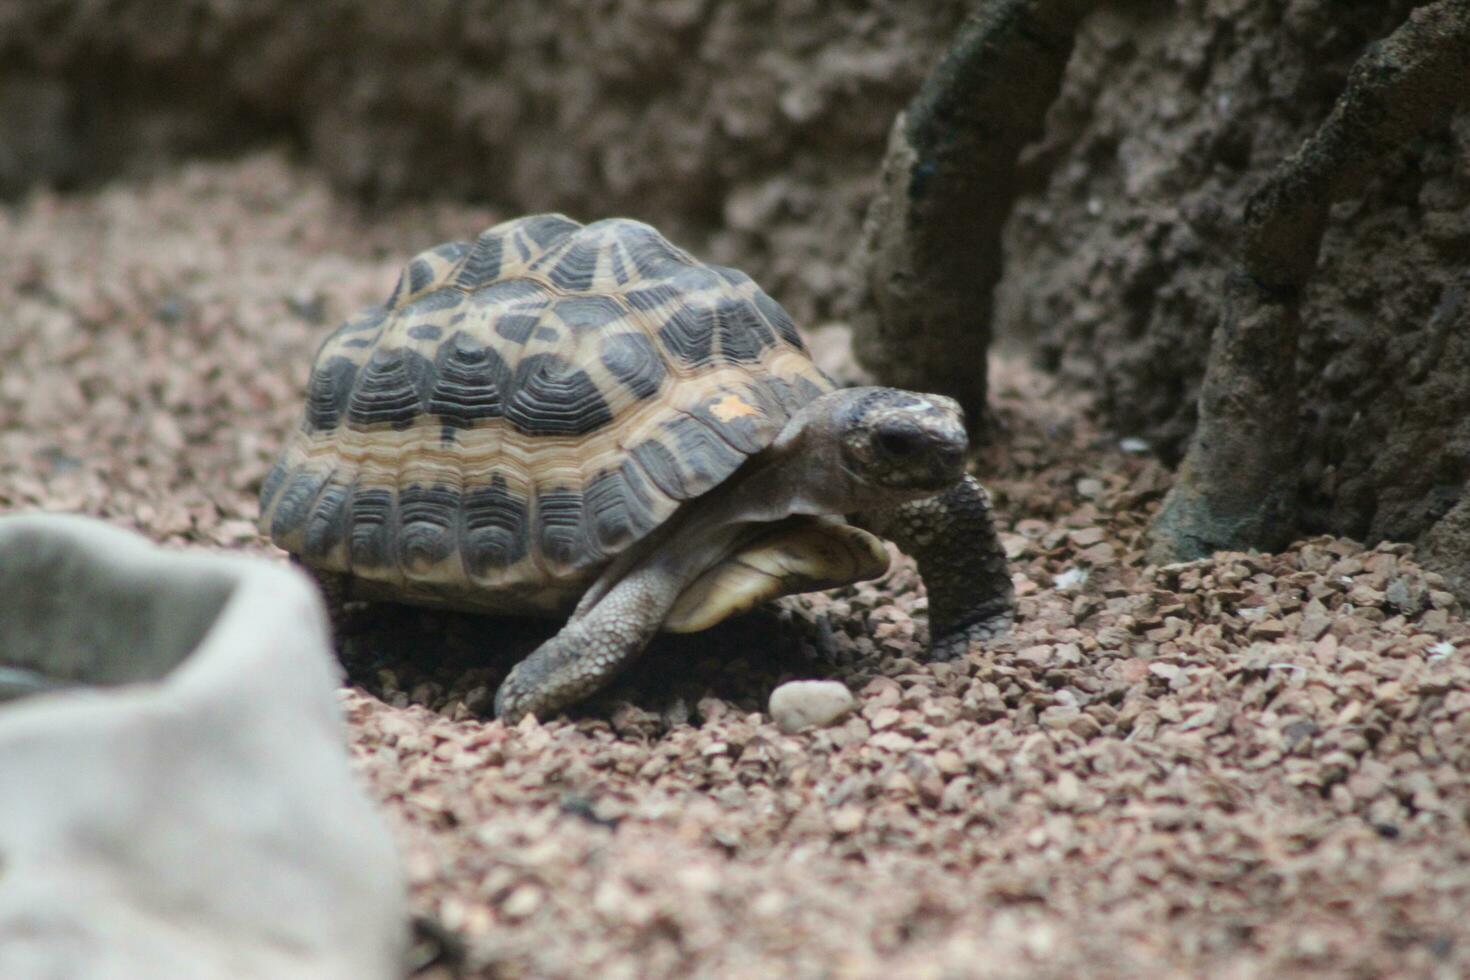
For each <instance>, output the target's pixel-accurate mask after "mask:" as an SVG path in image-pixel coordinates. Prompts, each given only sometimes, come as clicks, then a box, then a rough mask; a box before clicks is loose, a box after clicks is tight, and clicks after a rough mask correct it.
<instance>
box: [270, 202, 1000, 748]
mask: <svg viewBox="0 0 1470 980" xmlns="http://www.w3.org/2000/svg"><path fill="white" fill-rule="evenodd" d="M966 452H967V437H966V431H965V426H964V420H963V417H962V414H961V411H960V408H959V405H958V403H956V402H955V401H953V400H952V399H949V398H946V397H944V396H942V395H932V394H917V393H913V392H907V391H901V390H898V389H893V388H882V387H858V388H841V387H838V386H837V385H836V384H834V383H833V381H832V380H831V379H830V378H829V377H828V376H827V375H826V374H824V373H823V372H822V371H821V370H819V369H818V368H817V366H816V365H815V364H814V363H813V362H812V359H811V357H810V356H809V355H808V353H807V351H806V348H805V347H804V345H803V343H802V339H801V336H800V335H799V334H798V333H797V330H796V327H795V325H794V324H793V323H792V320H791V318H790V317H789V316H788V315H787V314H786V312H785V311H784V310H783V309H782V308H781V307H780V305H778V304H777V303H776V302H775V301H774V300H773V299H771V297H770V296H768V295H767V294H766V293H765V292H763V291H762V290H761V289H760V287H758V286H757V285H756V284H755V283H754V282H753V281H752V280H751V279H750V277H748V276H746V275H745V274H744V273H742V272H739V271H737V270H734V269H730V268H725V267H721V266H718V265H710V264H706V263H703V262H700V261H698V260H697V259H695V258H694V257H692V256H691V255H690V254H689V253H687V252H685V251H683V250H682V249H679V248H677V247H675V246H674V245H672V244H670V243H669V241H668V240H666V239H665V238H664V237H663V236H662V235H661V234H659V232H658V231H656V230H655V229H653V228H652V227H650V226H648V225H646V224H643V223H641V222H638V221H633V220H628V219H618V218H615V219H607V220H602V221H596V222H593V223H591V224H587V225H582V224H579V223H578V222H575V221H573V220H571V219H569V218H567V217H564V216H562V215H559V214H541V215H533V216H529V217H523V218H518V219H516V220H513V221H507V222H504V223H502V224H498V225H495V226H494V227H492V228H490V229H489V230H487V231H485V232H484V233H483V234H481V235H480V236H479V237H478V238H477V239H475V240H474V241H473V242H451V243H447V244H443V245H439V246H438V247H436V248H432V249H429V250H427V251H425V252H423V253H421V254H419V255H418V256H416V257H415V258H413V259H412V260H411V261H410V262H409V263H408V265H407V266H406V267H405V268H404V270H403V273H402V275H401V276H400V278H399V282H398V284H397V286H396V287H395V288H394V290H393V293H392V295H391V296H390V297H389V298H388V300H387V302H386V303H384V304H382V305H379V306H373V307H371V308H369V309H367V310H365V311H363V312H361V313H358V314H357V315H355V316H353V317H351V318H349V319H348V320H347V321H346V322H345V323H343V324H342V325H341V326H339V327H338V328H337V329H336V330H335V331H334V332H333V333H332V334H331V335H330V336H328V337H327V338H326V340H325V342H324V343H323V344H322V345H321V347H320V349H319V350H318V351H317V354H316V359H315V362H314V364H313V367H312V372H311V376H310V380H309V382H308V384H307V390H306V408H305V413H304V416H303V418H302V421H301V425H300V427H299V428H298V429H297V430H296V431H295V432H294V433H293V434H292V435H291V437H290V439H289V441H288V443H287V445H286V446H285V449H284V450H283V452H282V454H281V456H280V459H279V460H278V461H277V462H276V464H275V466H274V467H273V468H272V469H271V471H270V472H269V474H268V475H267V477H266V478H265V480H264V481H263V483H262V486H261V495H260V511H261V516H260V528H261V530H262V532H263V533H264V534H266V535H268V536H269V537H270V538H271V540H272V541H274V542H275V543H276V544H277V545H278V546H280V547H281V548H283V549H285V550H286V551H288V552H290V553H291V554H292V555H293V556H294V558H295V559H296V560H297V561H299V562H300V563H301V564H302V565H304V566H305V567H306V568H307V569H308V571H310V572H312V573H314V574H315V575H316V576H317V578H318V580H319V582H321V584H322V586H323V592H324V593H325V594H326V595H327V596H328V602H329V604H333V605H340V603H341V602H344V601H347V600H355V599H368V600H387V601H392V602H400V603H408V604H415V605H427V606H443V607H447V608H453V609H460V610H468V611H472V612H489V613H503V614H531V615H543V616H547V615H557V616H567V617H568V620H567V624H566V626H565V628H563V629H562V630H561V631H560V632H559V633H557V634H556V635H555V636H553V637H552V638H551V639H550V640H548V641H547V642H546V643H544V644H543V645H542V646H540V647H539V648H538V649H537V650H535V651H534V652H533V653H532V654H531V655H530V656H529V657H527V658H526V659H525V660H523V661H522V662H521V663H519V664H517V665H516V666H515V667H514V668H513V669H512V670H511V672H510V674H509V675H508V677H507V678H506V680H505V681H504V683H503V684H502V685H501V686H500V688H499V690H498V691H497V693H496V697H495V712H496V714H497V716H499V717H501V718H505V719H508V720H512V721H513V720H515V719H518V718H520V717H522V716H523V715H525V714H527V713H534V714H536V715H538V716H542V717H545V716H546V715H548V714H549V713H551V712H554V711H556V710H558V709H559V708H562V707H564V706H566V705H569V704H571V703H573V702H575V701H577V700H579V699H581V698H583V697H585V696H587V695H588V694H590V693H591V692H593V691H594V690H596V689H597V688H599V687H600V686H602V685H603V684H604V683H605V682H606V681H607V680H608V679H609V678H610V677H611V676H612V675H613V674H614V673H615V672H616V671H617V670H618V669H619V668H621V667H622V666H624V665H626V664H627V663H629V662H630V661H631V660H632V659H633V658H634V657H636V656H637V654H638V653H639V652H640V651H641V650H642V649H643V647H644V646H645V645H646V644H647V643H648V641H649V640H650V639H651V637H652V636H653V634H654V633H656V632H657V631H659V630H660V629H663V630H669V631H692V630H700V629H704V628H706V627H708V626H710V625H713V624H714V623H716V622H718V621H720V620H722V619H724V618H725V617H727V616H730V615H732V614H734V613H737V612H741V611H743V610H746V609H749V608H751V607H753V606H755V605H756V604H757V603H760V602H763V601H765V600H768V599H771V598H774V597H778V596H781V595H787V594H792V593H798V592H806V591H814V590H818V589H824V588H830V587H834V586H838V585H844V584H848V583H851V582H856V581H860V580H863V579H867V578H872V577H876V576H878V575H881V574H882V573H883V572H884V570H885V569H886V568H887V567H888V551H887V549H886V548H885V547H884V546H883V544H882V542H881V541H880V540H879V538H878V537H875V535H882V536H886V537H888V538H890V539H891V540H893V541H894V543H895V544H897V545H898V546H899V547H900V548H902V549H904V550H905V551H907V552H908V553H910V554H912V555H914V556H915V557H916V558H917V560H918V565H919V571H920V574H921V576H922V577H923V578H924V580H925V583H926V585H927V588H928V592H929V615H930V625H931V635H932V640H931V651H932V655H934V656H937V657H949V656H953V655H955V654H956V653H958V652H960V651H962V650H964V649H965V648H966V647H967V645H968V644H969V643H971V642H973V641H977V640H984V639H986V638H988V637H990V636H992V635H994V634H995V633H996V632H997V631H999V630H1001V629H1003V628H1004V627H1005V626H1006V625H1007V623H1008V621H1009V616H1010V611H1011V604H1012V589H1011V581H1010V576H1009V573H1008V571H1007V568H1006V563H1005V556H1004V553H1003V552H1002V550H1001V547H1000V544H999V541H998V539H997V536H996V532H995V528H994V525H993V522H992V518H991V510H990V503H989V499H988V497H987V494H986V491H985V490H984V489H983V488H982V487H981V485H980V484H979V483H978V482H977V481H976V480H975V479H974V478H973V477H971V476H968V475H967V474H966V472H965V465H966Z"/></svg>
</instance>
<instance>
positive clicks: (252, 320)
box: [0, 156, 1470, 977]
mask: <svg viewBox="0 0 1470 980" xmlns="http://www.w3.org/2000/svg"><path fill="white" fill-rule="evenodd" d="M492 217H494V216H492V215H490V214H487V213H483V212H472V211H467V210H466V209H463V208H449V207H442V208H413V209H401V210H394V211H392V212H389V213H361V212H359V211H357V210H355V209H354V208H353V207H351V206H349V205H347V204H345V203H343V202H341V201H339V200H336V199H334V198H333V197H332V196H331V195H330V194H328V193H327V192H326V191H325V190H323V189H322V186H321V185H320V184H319V183H318V182H317V181H316V180H314V179H313V178H311V177H310V176H309V175H307V174H305V173H302V172H298V171H296V170H293V169H291V168H289V167H287V166H286V165H284V164H283V163H281V162H280V160H279V159H277V158H275V157H272V156H265V157H256V158H251V159H248V160H245V161H244V162H241V163H234V164H223V165H222V164H212V165H192V166H188V167H185V168H183V169H181V170H179V171H177V172H176V173H174V174H172V175H170V176H168V177H166V178H162V179H159V180H157V181H155V182H151V183H147V184H141V185H138V184H133V185H128V184H123V185H118V186H115V187H111V188H108V189H104V190H102V191H100V192H98V193H96V194H90V195H86V196H78V197H56V196H52V195H47V194H39V195H35V196H32V197H31V198H30V199H28V200H27V201H25V202H24V203H23V204H21V205H19V206H16V207H14V208H11V209H9V210H4V211H0V242H3V245H4V247H3V253H4V255H5V256H6V265H7V268H8V270H9V273H10V274H9V275H6V276H4V277H0V309H3V310H4V311H5V312H4V314H3V318H0V358H3V359H4V363H5V365H6V368H5V371H4V374H3V377H0V508H4V509H16V508H30V507H37V506H41V507H46V508H50V509H68V510H80V511H84V512H87V513H92V514H98V515H101V516H105V517H107V518H109V519H111V520H113V521H114V522H116V523H119V524H123V525H125V526H132V527H137V528H140V529H141V530H143V531H144V532H145V533H146V534H148V535H149V536H150V537H152V538H154V539H156V540H160V541H165V542H169V543H173V544H178V545H192V546H201V545H202V546H207V547H228V548H234V549H243V550H248V551H256V552H259V553H262V554H264V553H267V550H266V549H265V547H264V546H263V545H262V544H260V543H259V542H258V541H257V540H256V538H255V535H254V532H253V528H252V524H251V519H252V517H253V515H254V508H255V504H254V493H255V490H256V488H257V486H258V483H259V480H260V478H261V476H262V475H263V473H264V472H265V469H266V468H267V466H268V465H269V463H270V459H271V455H272V453H273V452H274V450H275V447H276V446H277V444H278V442H279V440H280V438H281V434H282V433H283V432H285V431H286V429H287V427H288V426H289V425H291V424H292V422H293V421H294V416H295V414H296V412H297V411H298V404H299V399H300V391H301V387H302V384H303V382H304V379H305V374H306V370H307V366H308V363H309V355H310V351H311V348H312V346H313V344H314V343H315V341H316V339H317V338H319V336H320V335H321V333H322V331H323V329H324V326H323V324H325V323H329V322H331V321H333V320H335V319H337V318H339V317H341V316H343V315H345V314H346V313H347V312H349V311H350V310H352V309H353V308H354V307H356V306H358V305H361V304H364V303H367V302H370V301H373V300H374V299H375V298H377V297H378V296H379V295H380V294H382V293H383V292H385V291H386V290H387V288H388V287H389V286H390V285H391V284H392V281H393V279H394V276H395V274H396V267H397V263H398V262H399V261H400V260H401V259H403V258H405V257H406V256H408V255H410V254H412V253H413V252H414V251H416V250H417V249H419V248H421V247H423V246H424V245H427V244H431V243H433V242H436V241H439V240H442V239H445V238H449V237H456V236H459V237H462V236H464V235H465V234H467V233H469V232H472V231H474V230H476V229H477V228H478V227H479V226H480V225H483V224H485V223H487V222H488V221H489V220H490V219H491V218H492ZM993 375H994V377H993V380H992V391H993V401H994V403H995V405H996V407H997V410H998V412H997V415H998V424H997V426H996V431H995V433H994V439H993V441H992V445H991V446H989V447H988V448H987V449H986V450H985V451H984V452H983V453H982V455H981V458H980V459H979V460H978V462H977V468H978V472H980V473H981V474H982V475H983V477H984V478H985V479H986V480H987V481H988V482H989V484H990V485H991V487H992V488H993V490H994V491H995V495H996V499H997V502H998V506H999V509H1000V513H1001V515H1002V519H1003V523H1004V530H1005V535H1004V537H1005V541H1006V544H1007V547H1008V549H1009V551H1010V553H1011V556H1012V557H1013V559H1014V561H1015V567H1014V571H1015V577H1016V582H1017V586H1018V592H1019V594H1020V596H1021V599H1020V603H1021V608H1020V612H1021V621H1020V623H1019V625H1018V627H1017V629H1016V631H1015V634H1014V636H1012V637H1010V638H1008V639H1006V640H1004V641H1002V642H998V643H996V644H994V645H993V646H992V647H991V648H990V649H989V650H986V651H984V652H977V653H974V654H972V655H971V656H970V657H969V658H968V659H967V660H965V661H963V662H959V663H950V664H925V663H924V662H923V660H922V651H923V648H924V643H925V641H926V639H927V628H926V626H925V624H924V617H923V608H924V599H923V598H922V595H921V594H920V592H919V588H918V583H917V579H916V577H915V575H914V573H913V569H912V566H911V565H910V564H909V563H908V562H907V561H900V562H899V563H898V564H897V565H896V567H895V569H894V570H893V571H892V572H891V573H890V574H889V576H888V577H887V578H886V579H885V580H884V581H881V582H878V583H873V584H867V585H863V586H860V587H857V588H852V589H846V590H841V591H838V592H835V593H832V594H828V595H820V596H813V597H807V598H804V599H802V600H799V601H788V602H787V603H785V604H784V605H783V606H782V607H781V608H780V609H779V610H778V611H777V612H775V613H773V614H767V615H763V616H756V617H752V618H750V619H748V620H746V621H743V622H740V623H734V624H730V625H729V627H728V628H724V629H720V630H717V631H714V632H713V633H712V634H710V635H706V636H703V637H700V638H694V639H692V640H691V639H690V638H670V639H669V640H667V641H662V642H660V643H659V644H657V645H656V649H654V650H652V651H651V652H650V654H649V656H648V657H647V658H645V661H644V662H643V663H642V664H641V665H640V667H639V668H638V669H636V670H635V671H634V672H632V673H631V674H630V675H629V676H628V678H627V679H625V680H624V681H623V682H621V683H620V684H619V685H618V686H617V687H616V688H615V689H614V690H613V691H611V692H609V693H608V694H607V695H605V696H603V697H602V698H600V699H598V700H596V701H594V702H593V703H592V704H590V705H588V706H586V707H585V708H584V709H583V710H582V711H581V712H580V713H579V714H578V715H577V716H576V717H574V718H572V719H570V720H565V719H564V720H558V721H554V722H551V723H549V724H545V725H541V724H537V723H535V722H534V721H527V722H525V723H523V724H521V725H520V726H517V727H516V728H514V729H506V728H505V727H503V726H502V725H500V724H499V723H493V722H492V723H486V722H484V721H481V720H479V718H478V712H480V711H483V710H484V709H485V707H486V705H487V699H488V696H489V693H491V692H493V690H494V686H495V684H496V683H497V682H498V680H499V678H500V677H501V676H502V675H503V673H504V671H505V669H506V666H507V664H508V663H509V662H510V660H511V659H512V656H513V654H511V655H508V654H506V653H505V652H504V651H506V650H511V651H514V650H521V649H528V648H529V646H530V645H532V644H534V643H535V642H536V639H537V638H538V637H539V636H542V635H545V632H546V631H547V629H548V628H549V627H545V626H540V625H532V626H526V625H519V624H506V623H500V622H496V621H489V620H477V619H474V618H472V617H445V616H431V615H429V614H420V613H409V614H397V613H393V612H391V611H385V610H373V611H369V612H367V613H365V614H364V615H363V617H362V618H361V620H360V622H359V623H358V625H357V628H355V630H354V632H353V633H352V635H351V636H350V637H349V638H348V642H347V644H346V659H347V662H348V664H349V667H350V669H351V671H352V676H353V677H354V678H355V679H356V680H357V681H358V682H359V683H360V684H361V685H362V686H358V687H353V688H350V689H347V690H345V691H344V693H343V703H344V707H345V710H346V711H347V714H348V716H349V718H350V720H351V723H352V730H353V735H354V748H355V750H356V754H357V757H358V760H359V763H360V765H361V769H362V772H363V775H364V778H365V779H366V781H367V783H368V785H369V786H370V787H371V789H372V791H373V792H374V793H375V794H376V795H377V796H378V797H379V798H380V799H382V800H383V801H384V803H385V805H386V807H387V809H388V812H389V814H390V816H391V819H392V821H393V824H394V826H395V828H396V831H397V833H398V835H399V839H400V841H401V843H402V846H403V850H404V854H405V857H406V860H407V863H408V868H409V872H410V875H411V878H412V882H413V888H414V895H415V899H416V902H417V904H418V905H419V906H420V907H421V908H422V909H424V910H427V911H432V912H434V913H435V914H437V915H438V916H439V917H440V918H441V919H442V921H443V922H444V923H445V924H446V925H448V926H449V927H451V928H453V929H455V930H457V931H459V932H460V933H461V934H462V935H463V936H464V937H465V938H466V940H467V943H468V949H469V957H470V963H471V973H472V974H473V975H477V976H490V975H495V976H559V977H583V976H593V975H595V976H605V977H660V976H686V975H704V976H710V975H720V976H751V977H754V976H771V975H777V974H781V975H791V976H813V977H815V976H878V975H885V976H905V977H907V976H919V977H927V976H936V977H938V976H1020V975H1024V976H1073V975H1076V974H1078V973H1087V974H1090V975H1099V976H1115V975H1116V976H1121V975H1125V974H1126V975H1150V976H1152V975H1199V974H1210V975H1228V976H1257V975H1268V976H1269V975H1280V974H1316V975H1332V976H1342V975H1351V976H1380V975H1416V976H1446V977H1450V976H1457V975H1462V974H1464V973H1465V972H1467V971H1470V927H1467V926H1466V924H1465V921H1464V920H1465V916H1464V910H1465V909H1466V908H1467V907H1470V832H1467V819H1470V788H1467V785H1466V773H1467V770H1470V627H1467V625H1466V623H1465V621H1464V619H1463V617H1462V615H1461V610H1460V609H1459V608H1458V606H1457V605H1456V603H1455V601H1454V600H1453V598H1452V597H1451V596H1450V595H1449V594H1448V593H1447V592H1446V591H1445V590H1444V588H1443V585H1444V583H1443V582H1442V581H1441V580H1440V579H1438V578H1437V577H1436V576H1434V575H1432V574H1426V573H1424V572H1423V571H1422V570H1421V569H1419V568H1418V567H1417V566H1416V565H1415V564H1414V562H1413V558H1412V554H1411V550H1410V549H1409V548H1407V547H1405V546H1396V545H1384V546H1380V547H1378V548H1375V549H1373V550H1364V549H1363V548H1362V547H1360V546H1359V545H1357V544H1355V543H1353V542H1351V541H1346V540H1341V539H1331V538H1318V539H1313V540H1310V541H1304V542H1300V543H1298V544H1297V545H1296V546H1294V547H1293V548H1291V549H1290V550H1289V551H1287V552H1285V553H1282V554H1280V555H1242V554H1227V555H1220V556H1218V557H1217V558H1215V559H1214V560H1212V561H1208V562H1201V563H1195V564H1191V565H1181V566H1170V567H1166V568H1154V567H1150V566H1147V565H1145V563H1144V561H1143V558H1142V553H1141V546H1140V540H1139V538H1140V533H1141V529H1142V527H1143V525H1144V523H1145V521H1146V520H1147V517H1148V515H1149V513H1150V512H1151V510H1152V509H1153V508H1154V507H1155V506H1156V505H1157V501H1158V499H1159V497H1160V496H1161V495H1162V492H1163V490H1164V489H1165V488H1166V486H1167V482H1168V474H1167V472H1166V471H1164V470H1163V469H1162V468H1161V467H1159V466H1158V465H1157V464H1156V463H1154V462H1153V461H1151V459H1149V458H1148V457H1147V456H1146V455H1142V454H1138V453H1131V452H1127V451H1124V449H1122V448H1121V447H1120V446H1119V444H1118V440H1116V439H1113V438H1110V437H1104V436H1102V435H1100V434H1099V433H1098V432H1097V430H1096V429H1095V428H1094V427H1093V426H1092V425H1091V424H1090V423H1089V421H1088V420H1087V415H1086V412H1085V405H1084V404H1083V403H1082V402H1081V401H1080V400H1079V399H1077V398H1075V397H1073V396H1068V395H1065V394H1063V393H1061V392H1058V391H1056V390H1054V388H1053V385H1052V383H1051V382H1050V381H1049V380H1048V379H1047V378H1046V377H1044V376H1041V375H1038V374H1036V373H1034V372H1032V371H1030V370H1028V369H1026V368H1024V367H1022V366H1020V365H1018V364H1016V363H1012V362H1008V361H1002V362H999V363H998V364H997V366H996V368H995V370H994V371H993ZM491 650H494V651H499V652H497V653H495V654H494V655H492V654H491V653H489V652H488V651H491ZM793 677H830V678H836V679H840V680H843V681H844V682H846V683H848V684H849V686H850V687H852V689H853V690H854V692H855V693H856V694H857V695H858V700H859V710H858V712H857V714H855V715H853V716H851V717H850V718H848V719H847V720H846V721H845V722H843V723H840V724H838V725H837V726H836V727H833V728H830V729H825V730H822V731H815V732H807V733H802V734H798V735H793V736H787V735H782V734H781V733H780V732H779V731H778V730H777V729H776V727H775V726H774V725H773V724H772V723H771V722H770V720H769V718H768V717H766V716H765V715H764V714H763V713H762V712H763V711H764V706H765V701H766V697H767V696H768V695H769V693H770V691H771V689H772V688H773V687H774V686H775V685H776V684H777V683H779V682H780V681H782V680H785V679H790V678H793ZM369 690H371V691H374V692H376V693H377V694H380V695H382V697H383V699H384V700H379V698H378V697H375V696H374V695H373V694H370V693H368V691H369Z"/></svg>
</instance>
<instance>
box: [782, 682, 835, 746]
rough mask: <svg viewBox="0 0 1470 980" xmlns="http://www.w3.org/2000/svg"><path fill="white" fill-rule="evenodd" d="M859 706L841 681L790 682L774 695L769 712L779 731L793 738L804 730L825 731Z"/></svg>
mask: <svg viewBox="0 0 1470 980" xmlns="http://www.w3.org/2000/svg"><path fill="white" fill-rule="evenodd" d="M856 705H857V702H856V701H855V700H854V699H853V696H852V692H851V691H849V690H848V689H847V686H846V685H844V684H842V683H841V682H839V681H789V682H788V683H785V684H782V685H781V686H780V687H778V688H776V689H775V690H774V691H772V692H771V701H770V705H769V710H770V713H771V718H772V719H773V720H774V721H775V722H776V727H778V728H780V729H781V731H783V732H785V733H786V734H787V735H790V734H792V733H793V732H799V731H801V730H802V729H803V728H812V727H815V728H825V727H827V726H828V725H830V724H832V723H833V722H835V721H837V720H838V719H839V718H842V717H843V716H844V715H846V714H847V713H848V712H849V711H851V710H852V709H853V708H854V707H856Z"/></svg>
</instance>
